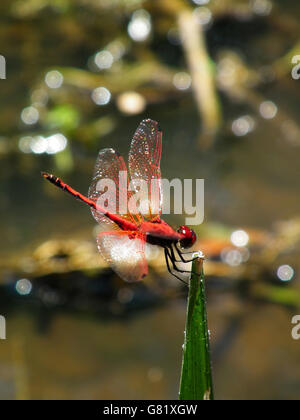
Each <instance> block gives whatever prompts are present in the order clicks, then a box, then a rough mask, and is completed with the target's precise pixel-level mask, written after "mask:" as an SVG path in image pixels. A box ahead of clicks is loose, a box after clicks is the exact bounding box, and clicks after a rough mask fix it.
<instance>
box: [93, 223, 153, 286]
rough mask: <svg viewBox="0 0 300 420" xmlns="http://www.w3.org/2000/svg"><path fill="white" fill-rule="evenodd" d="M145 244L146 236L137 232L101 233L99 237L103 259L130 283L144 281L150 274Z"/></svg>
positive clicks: (98, 243) (99, 247) (98, 242)
mask: <svg viewBox="0 0 300 420" xmlns="http://www.w3.org/2000/svg"><path fill="white" fill-rule="evenodd" d="M145 244H146V235H144V234H139V233H137V232H125V231H118V232H117V231H111V232H101V233H100V234H99V235H98V237H97V245H98V249H99V251H100V254H101V255H102V257H103V258H104V259H105V261H106V262H107V263H108V264H109V265H110V266H111V268H112V269H113V270H114V271H115V272H116V273H117V274H118V275H119V276H120V277H121V278H122V279H123V280H125V281H128V282H134V281H139V280H142V279H143V278H144V277H145V276H146V275H147V274H148V264H147V261H146V258H145Z"/></svg>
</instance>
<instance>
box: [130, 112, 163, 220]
mask: <svg viewBox="0 0 300 420" xmlns="http://www.w3.org/2000/svg"><path fill="white" fill-rule="evenodd" d="M161 147H162V132H161V129H160V127H159V125H158V123H157V122H156V121H153V120H150V119H147V120H144V121H142V122H141V123H140V125H139V126H138V128H137V130H136V132H135V134H134V136H133V139H132V142H131V147H130V152H129V170H130V175H131V183H132V185H133V189H134V191H136V192H138V194H139V196H140V212H141V213H142V214H143V216H145V218H147V219H148V220H150V221H151V220H153V219H155V218H159V217H160V214H161V210H162V185H161V172H160V158H161ZM140 180H142V182H143V184H142V185H144V187H142V188H140V185H141V183H140ZM146 187H147V188H146ZM139 188H140V190H139Z"/></svg>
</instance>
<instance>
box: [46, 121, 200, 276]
mask: <svg viewBox="0 0 300 420" xmlns="http://www.w3.org/2000/svg"><path fill="white" fill-rule="evenodd" d="M161 148H162V131H161V129H160V127H159V125H158V123H157V122H156V121H153V120H150V119H146V120H143V121H142V122H141V123H140V125H139V127H138V128H137V130H136V132H135V134H134V136H133V139H132V142H131V147H130V152H129V170H130V175H131V180H132V182H131V183H132V185H133V191H130V190H128V175H127V168H126V165H125V162H124V159H123V158H122V156H120V155H119V154H118V153H117V152H115V151H114V150H113V149H103V150H101V151H100V152H99V155H98V158H97V161H96V166H95V171H94V176H93V180H92V183H91V186H90V189H89V192H88V197H85V196H84V195H82V194H80V193H79V192H78V191H76V190H74V189H73V188H71V187H70V186H69V185H67V184H65V183H64V182H63V181H62V180H61V179H60V178H58V177H56V176H54V175H51V174H48V173H46V172H42V176H43V177H44V178H45V179H47V180H48V181H50V182H51V183H52V184H54V185H56V186H57V187H59V188H61V189H62V190H64V191H67V192H68V193H69V194H71V195H72V196H73V197H75V198H77V199H79V200H81V201H83V202H84V203H86V204H87V205H89V206H90V207H91V211H92V214H93V216H94V218H95V219H96V221H97V222H98V223H99V225H100V233H99V234H98V236H97V245H98V249H99V251H100V254H101V255H102V257H103V258H104V259H105V260H106V261H107V262H108V263H109V265H110V266H111V268H112V269H113V270H114V271H115V272H116V273H117V274H118V275H119V276H120V277H121V278H123V279H124V280H126V281H130V282H132V281H138V280H142V279H143V278H144V277H145V276H146V275H147V274H148V264H147V260H146V257H145V247H146V243H147V244H150V245H158V246H160V247H162V248H163V249H164V254H165V260H166V264H167V268H168V271H169V272H170V273H171V274H172V275H173V276H175V277H176V278H178V279H179V280H181V281H183V280H182V279H181V278H180V277H179V276H178V275H177V274H175V273H174V271H175V272H177V273H185V272H188V271H186V270H181V269H179V268H178V267H177V265H176V263H177V262H184V263H187V262H190V261H191V260H186V259H185V257H184V253H183V252H182V248H183V249H185V248H190V247H191V246H192V245H193V244H194V243H195V241H196V234H195V233H194V231H193V230H192V229H190V228H188V227H187V226H184V225H181V226H180V227H179V229H178V230H177V231H176V230H174V229H173V228H172V227H171V226H170V225H168V224H167V223H166V222H165V221H164V220H162V219H161V218H160V216H161V212H162V183H161V172H160V159H161ZM120 174H121V177H120ZM122 174H123V175H122ZM122 176H123V177H125V178H127V179H122ZM101 179H110V180H112V181H114V183H115V185H116V191H114V192H115V194H114V196H111V197H110V199H111V200H114V202H115V204H116V208H119V203H120V201H121V199H123V200H124V197H125V199H126V202H127V203H128V201H129V200H130V198H131V197H132V195H133V194H134V193H137V192H138V193H139V197H140V202H143V203H147V206H143V209H142V210H141V209H139V210H138V211H132V210H131V212H130V211H129V209H128V206H127V213H126V214H117V212H114V213H112V212H110V211H108V210H107V209H106V208H105V206H104V207H102V206H99V204H98V203H99V201H98V199H99V197H100V196H101V194H103V191H99V190H98V188H97V185H98V182H99V181H100V180H101ZM120 180H121V182H120ZM137 180H143V182H146V184H147V186H148V189H146V188H145V192H143V190H141V189H139V187H138V182H136V181H137ZM153 180H156V183H157V184H156V185H157V189H156V192H154V193H153V194H151V200H149V197H148V191H151V181H153ZM124 181H125V182H124ZM152 191H153V190H152ZM176 255H177V257H176ZM178 257H179V260H178V259H177V258H178Z"/></svg>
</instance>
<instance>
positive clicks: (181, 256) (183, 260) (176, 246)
mask: <svg viewBox="0 0 300 420" xmlns="http://www.w3.org/2000/svg"><path fill="white" fill-rule="evenodd" d="M174 247H175V249H176V251H177V254H178V255H179V258H180V260H181V261H182V262H184V263H188V262H192V261H193V259H194V258H191V259H189V260H186V259H185V258H184V257H183V255H184V254H194V253H195V251H191V252H182V251H181V249H179V248H178V245H177V244H176V243H175V244H174Z"/></svg>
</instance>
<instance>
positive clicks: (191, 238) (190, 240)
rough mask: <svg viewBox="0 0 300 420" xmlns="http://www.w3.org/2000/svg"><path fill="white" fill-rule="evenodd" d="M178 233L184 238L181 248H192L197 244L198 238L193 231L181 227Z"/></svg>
mask: <svg viewBox="0 0 300 420" xmlns="http://www.w3.org/2000/svg"><path fill="white" fill-rule="evenodd" d="M177 232H178V233H180V234H181V235H182V236H183V238H182V239H180V241H179V243H180V246H181V248H190V247H191V246H193V245H194V243H195V242H196V239H197V236H196V234H195V232H194V231H193V229H190V228H188V227H187V226H184V225H181V226H180V227H179V229H178V230H177Z"/></svg>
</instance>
